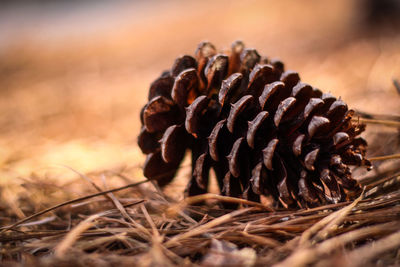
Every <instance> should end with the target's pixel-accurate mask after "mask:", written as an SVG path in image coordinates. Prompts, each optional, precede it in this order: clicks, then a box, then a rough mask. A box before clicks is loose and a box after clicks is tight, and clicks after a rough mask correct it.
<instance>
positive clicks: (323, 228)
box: [299, 193, 364, 246]
mask: <svg viewBox="0 0 400 267" xmlns="http://www.w3.org/2000/svg"><path fill="white" fill-rule="evenodd" d="M363 194H364V193H362V194H361V195H360V196H359V197H358V198H357V199H356V200H354V201H353V203H351V204H350V205H348V206H346V207H344V208H342V209H340V210H338V211H336V212H333V213H332V214H330V215H329V216H326V217H325V218H323V219H322V220H320V221H319V222H318V223H316V224H314V225H313V226H312V227H310V228H309V229H307V230H306V231H305V232H304V233H303V234H302V235H301V238H300V242H299V243H300V246H307V243H308V242H309V241H310V240H311V238H312V237H313V236H314V235H315V238H314V240H315V241H320V240H323V239H324V238H326V237H327V236H328V235H329V234H330V233H331V232H332V231H333V230H335V229H336V228H337V227H338V225H339V224H340V223H341V222H342V221H343V220H344V218H345V217H346V216H347V214H348V213H349V212H350V211H351V210H352V209H353V208H354V207H355V206H356V205H357V204H358V203H359V202H360V200H362V198H363Z"/></svg>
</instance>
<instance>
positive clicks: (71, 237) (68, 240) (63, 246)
mask: <svg viewBox="0 0 400 267" xmlns="http://www.w3.org/2000/svg"><path fill="white" fill-rule="evenodd" d="M100 216H101V215H99V214H95V215H92V216H90V217H88V218H87V219H85V220H83V221H82V222H81V223H79V224H78V225H77V226H76V227H75V228H74V229H72V230H71V231H70V232H69V233H68V234H67V235H66V236H65V238H64V240H62V241H61V242H60V243H59V244H58V245H57V246H56V248H55V250H54V254H55V256H56V257H64V255H65V253H66V252H67V250H68V249H69V248H70V247H71V246H72V244H73V243H74V242H75V241H76V240H77V239H78V238H79V236H80V234H81V233H83V232H84V231H86V230H87V229H89V228H90V227H92V226H93V221H94V220H96V219H97V218H99V217H100Z"/></svg>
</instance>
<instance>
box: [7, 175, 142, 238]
mask: <svg viewBox="0 0 400 267" xmlns="http://www.w3.org/2000/svg"><path fill="white" fill-rule="evenodd" d="M147 182H148V180H144V181H141V182H137V183H133V184H128V185H125V186H121V187H119V188H114V189H110V190H107V191H102V192H99V193H95V194H92V195H87V196H84V197H79V198H76V199H72V200H68V201H65V202H63V203H60V204H57V205H55V206H52V207H50V208H47V209H44V210H42V211H39V212H37V213H35V214H32V215H30V216H28V217H26V218H24V219H22V220H20V221H17V222H15V223H13V224H11V225H8V226H3V227H1V228H0V229H2V230H1V232H0V234H2V233H4V232H5V231H7V230H11V229H13V228H14V227H17V226H19V225H21V224H23V223H25V222H27V221H30V220H32V219H33V218H36V217H38V216H40V215H43V214H45V213H47V212H50V211H53V210H56V209H58V208H61V207H63V206H66V205H69V204H73V203H77V202H80V201H83V200H86V199H90V198H94V197H98V196H102V195H105V194H108V193H112V192H117V191H121V190H125V189H128V188H132V187H135V186H138V185H141V184H144V183H147Z"/></svg>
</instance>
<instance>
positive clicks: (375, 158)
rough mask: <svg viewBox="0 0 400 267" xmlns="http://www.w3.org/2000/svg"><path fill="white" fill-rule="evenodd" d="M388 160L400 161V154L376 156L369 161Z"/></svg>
mask: <svg viewBox="0 0 400 267" xmlns="http://www.w3.org/2000/svg"><path fill="white" fill-rule="evenodd" d="M387 159H400V154H393V155H386V156H376V157H372V158H369V159H368V160H369V161H378V160H387Z"/></svg>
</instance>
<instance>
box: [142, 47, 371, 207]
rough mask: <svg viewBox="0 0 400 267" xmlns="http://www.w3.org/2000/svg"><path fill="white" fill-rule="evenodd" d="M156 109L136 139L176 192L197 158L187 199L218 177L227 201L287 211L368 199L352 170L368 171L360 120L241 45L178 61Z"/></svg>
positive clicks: (164, 78) (151, 174) (149, 107)
mask: <svg viewBox="0 0 400 267" xmlns="http://www.w3.org/2000/svg"><path fill="white" fill-rule="evenodd" d="M148 100H149V102H148V103H147V104H146V105H145V106H144V108H143V109H142V112H141V121H142V129H141V132H140V135H139V137H138V144H139V146H140V148H141V149H142V151H143V153H145V154H148V155H147V159H146V162H145V165H144V175H145V176H146V177H147V178H149V179H155V180H157V181H158V183H159V184H160V185H161V186H163V185H165V184H168V183H169V182H170V181H171V180H172V179H173V177H174V175H175V173H176V171H177V169H178V168H179V164H180V162H181V161H182V159H183V157H184V155H185V151H186V149H188V148H189V149H191V151H192V177H191V179H190V182H189V184H188V185H187V188H186V191H185V192H186V195H188V196H192V195H197V194H202V193H206V192H207V186H208V180H209V171H210V168H213V169H214V171H215V174H216V178H217V181H218V184H219V187H220V191H221V194H223V195H226V196H233V197H242V198H245V199H249V200H252V201H260V196H265V197H268V198H269V199H273V200H279V202H280V203H281V204H282V205H283V206H284V207H289V206H290V207H295V206H299V207H311V206H316V205H320V204H324V203H337V202H339V201H344V200H349V199H352V198H354V197H355V196H356V195H357V194H358V193H359V191H360V186H359V184H358V183H357V181H356V180H354V179H353V178H352V176H351V171H350V168H349V167H348V166H349V165H356V166H361V165H366V166H370V163H369V161H368V160H366V159H365V152H366V147H367V143H366V142H365V141H364V140H363V139H362V138H360V137H357V136H358V135H359V134H360V133H361V132H362V131H364V129H365V125H362V124H359V123H355V122H354V121H352V116H353V114H354V112H353V110H348V108H347V105H346V104H345V103H344V102H343V101H342V100H341V99H340V98H339V99H336V98H335V97H334V96H332V95H331V94H326V93H322V92H321V91H320V90H318V89H316V88H313V87H312V86H310V85H308V84H305V83H302V82H300V77H299V75H298V74H297V73H296V72H293V71H285V70H284V64H283V63H282V62H281V61H279V60H269V59H267V58H263V57H261V56H260V55H259V54H258V53H257V51H256V50H254V49H245V47H244V44H243V43H242V42H240V41H236V42H235V43H233V44H232V48H231V50H230V51H229V52H227V53H225V54H224V53H222V54H218V53H217V52H216V49H215V48H214V46H213V45H212V44H211V43H208V42H203V43H201V44H200V45H199V46H198V48H197V50H196V53H195V57H192V56H188V55H185V56H182V57H179V58H178V59H176V61H175V63H174V64H173V66H172V68H171V70H169V71H165V72H164V73H163V74H162V75H161V76H160V77H159V78H158V79H157V80H155V81H154V82H153V83H152V84H151V86H150V90H149V97H148ZM279 202H277V203H279Z"/></svg>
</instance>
